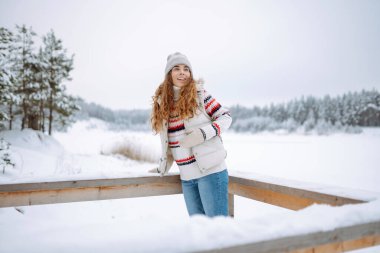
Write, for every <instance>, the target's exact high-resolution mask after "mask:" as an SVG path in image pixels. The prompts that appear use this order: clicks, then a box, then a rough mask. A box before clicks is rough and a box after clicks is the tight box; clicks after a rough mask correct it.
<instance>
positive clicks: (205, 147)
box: [158, 83, 232, 176]
mask: <svg viewBox="0 0 380 253" xmlns="http://www.w3.org/2000/svg"><path fill="white" fill-rule="evenodd" d="M197 93H198V97H197V103H198V108H197V111H196V114H195V115H194V117H192V118H189V119H185V120H184V125H185V131H186V133H188V132H191V130H192V129H194V128H201V127H202V129H203V130H204V131H205V132H206V136H207V137H206V140H205V142H204V143H202V144H200V145H197V146H194V147H192V151H193V154H194V157H195V159H196V162H197V164H198V167H199V169H200V170H201V172H202V173H205V172H206V171H207V170H208V169H210V168H212V167H213V166H215V165H217V164H220V163H222V162H223V161H224V159H225V157H226V155H227V153H226V150H225V149H224V147H223V143H222V139H221V137H220V136H219V135H215V130H214V128H213V126H212V125H211V124H212V123H213V122H215V123H217V124H218V126H219V127H220V132H224V131H225V130H227V129H228V128H229V127H230V125H231V123H232V118H231V116H230V114H229V112H228V110H227V109H225V108H223V107H221V108H220V109H219V110H218V112H219V113H218V117H217V118H216V119H212V118H210V116H209V115H208V114H207V112H206V111H205V109H204V108H205V107H204V99H205V98H204V87H203V84H202V83H198V84H197ZM160 138H161V151H162V154H161V158H160V161H159V166H158V172H159V173H160V175H161V176H164V175H166V174H167V173H168V172H169V170H170V168H171V167H172V165H173V161H174V159H173V156H172V153H171V150H170V148H169V140H168V123H167V121H164V122H163V127H162V130H161V132H160Z"/></svg>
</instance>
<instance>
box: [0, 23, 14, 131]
mask: <svg viewBox="0 0 380 253" xmlns="http://www.w3.org/2000/svg"><path fill="white" fill-rule="evenodd" d="M12 40H13V34H12V32H11V31H9V30H8V29H6V28H5V27H0V106H1V107H0V129H1V128H5V121H6V120H8V121H9V129H12V118H13V113H12V106H13V105H12V104H13V91H12V88H13V86H12V82H11V80H12V72H11V67H10V61H9V56H10V47H11V43H12Z"/></svg>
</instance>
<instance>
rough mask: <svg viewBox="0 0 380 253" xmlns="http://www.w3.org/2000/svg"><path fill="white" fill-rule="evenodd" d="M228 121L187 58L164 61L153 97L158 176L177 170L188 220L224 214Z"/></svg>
mask: <svg viewBox="0 0 380 253" xmlns="http://www.w3.org/2000/svg"><path fill="white" fill-rule="evenodd" d="M231 121H232V119H231V116H230V113H229V111H228V110H227V109H225V108H223V107H222V106H221V105H220V104H219V103H218V102H217V101H216V100H215V99H214V98H213V97H212V96H211V95H210V94H209V93H208V92H207V91H206V90H204V88H203V85H202V81H197V82H196V81H195V80H194V79H193V71H192V67H191V64H190V62H189V60H188V59H187V57H186V56H185V55H183V54H181V53H178V52H176V53H174V54H171V55H169V56H168V58H167V64H166V67H165V79H164V81H163V82H162V83H161V85H160V86H159V87H158V88H157V90H156V92H155V95H154V96H153V109H152V115H151V124H152V129H153V130H154V131H155V133H160V137H161V144H162V156H161V159H160V164H159V167H158V168H156V169H154V170H151V172H158V173H160V174H161V176H163V175H165V174H167V173H168V171H169V169H170V168H171V166H172V164H173V161H175V162H176V163H177V165H178V167H179V171H180V178H181V184H182V191H183V195H184V198H185V203H186V207H187V211H188V213H189V215H190V216H191V215H194V214H204V215H207V216H209V217H213V216H217V215H224V216H227V215H228V171H227V167H226V164H225V161H224V159H225V157H226V151H225V149H224V147H223V144H222V141H221V137H220V135H221V133H222V132H224V131H225V130H226V129H228V128H229V126H230V125H231Z"/></svg>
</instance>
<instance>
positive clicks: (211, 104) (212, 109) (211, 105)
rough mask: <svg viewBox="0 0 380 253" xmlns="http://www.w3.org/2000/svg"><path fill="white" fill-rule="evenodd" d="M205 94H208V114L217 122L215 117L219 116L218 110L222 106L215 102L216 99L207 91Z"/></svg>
mask: <svg viewBox="0 0 380 253" xmlns="http://www.w3.org/2000/svg"><path fill="white" fill-rule="evenodd" d="M205 94H207V96H206V97H205V99H204V104H205V109H206V112H207V114H208V115H209V116H210V117H211V118H212V119H214V120H215V119H216V117H215V116H216V115H217V112H218V110H219V109H220V108H221V107H222V106H221V105H220V104H219V103H218V102H217V101H216V100H215V98H213V97H212V96H211V95H210V94H208V93H207V91H206V90H205Z"/></svg>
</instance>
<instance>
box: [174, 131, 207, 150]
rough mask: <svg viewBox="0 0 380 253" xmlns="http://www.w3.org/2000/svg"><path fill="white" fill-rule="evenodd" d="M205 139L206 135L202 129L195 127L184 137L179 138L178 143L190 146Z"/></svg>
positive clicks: (182, 145) (185, 146)
mask: <svg viewBox="0 0 380 253" xmlns="http://www.w3.org/2000/svg"><path fill="white" fill-rule="evenodd" d="M205 139H206V135H205V134H204V132H203V130H202V129H200V128H197V129H195V130H192V131H191V132H190V134H188V135H187V136H186V137H185V138H183V139H182V140H180V141H179V145H180V146H181V147H183V148H191V147H194V146H197V145H199V144H201V143H202V142H204V141H205Z"/></svg>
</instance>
